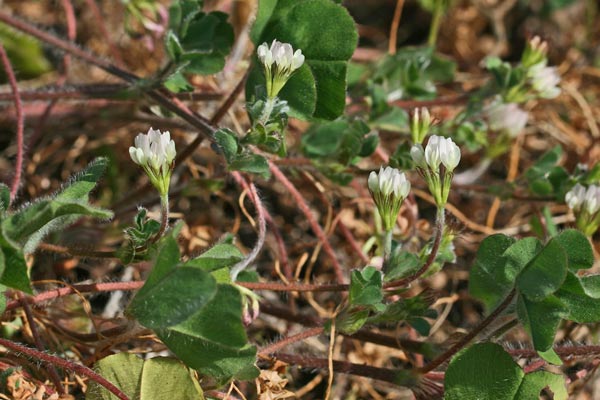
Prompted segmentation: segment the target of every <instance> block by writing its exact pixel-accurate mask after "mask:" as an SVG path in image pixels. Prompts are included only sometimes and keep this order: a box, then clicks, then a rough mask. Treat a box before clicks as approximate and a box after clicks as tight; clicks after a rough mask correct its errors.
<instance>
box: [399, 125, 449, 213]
mask: <svg viewBox="0 0 600 400" xmlns="http://www.w3.org/2000/svg"><path fill="white" fill-rule="evenodd" d="M410 156H411V158H412V159H413V162H414V163H415V166H416V167H417V171H418V172H419V174H420V175H421V176H422V177H423V179H425V182H427V187H428V188H429V191H430V192H431V194H433V197H434V199H435V202H436V204H437V205H438V207H443V206H444V204H446V202H447V201H448V195H449V193H450V186H451V184H452V177H453V176H454V169H455V168H456V167H457V166H458V163H459V162H460V148H459V147H458V146H457V145H456V143H454V142H453V141H452V139H450V138H444V137H442V136H437V135H433V136H431V137H430V138H429V141H428V142H427V146H425V149H423V146H422V145H421V144H415V145H413V146H412V148H411V149H410ZM441 165H443V166H444V168H440V166H441Z"/></svg>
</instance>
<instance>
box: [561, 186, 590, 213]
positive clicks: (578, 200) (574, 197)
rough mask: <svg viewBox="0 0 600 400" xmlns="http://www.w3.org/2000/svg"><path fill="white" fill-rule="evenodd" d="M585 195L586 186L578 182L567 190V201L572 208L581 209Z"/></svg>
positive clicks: (574, 209)
mask: <svg viewBox="0 0 600 400" xmlns="http://www.w3.org/2000/svg"><path fill="white" fill-rule="evenodd" d="M585 195H586V190H585V187H584V186H582V185H580V184H579V183H578V184H576V185H575V186H573V188H572V189H571V190H569V191H568V192H567V194H566V195H565V202H566V203H567V205H568V206H569V208H570V209H571V210H573V211H579V210H580V209H581V206H582V204H583V201H584V199H585Z"/></svg>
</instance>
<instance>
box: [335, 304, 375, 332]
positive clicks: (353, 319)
mask: <svg viewBox="0 0 600 400" xmlns="http://www.w3.org/2000/svg"><path fill="white" fill-rule="evenodd" d="M368 318H369V310H367V309H365V308H358V307H350V309H348V310H345V311H344V312H342V313H341V314H340V315H338V316H337V317H335V329H336V331H338V332H341V333H344V334H346V335H352V334H353V333H355V332H356V331H358V330H359V329H360V328H362V327H363V325H364V324H365V323H366V322H367V319H368Z"/></svg>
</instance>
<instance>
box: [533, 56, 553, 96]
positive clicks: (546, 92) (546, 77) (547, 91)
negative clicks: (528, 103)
mask: <svg viewBox="0 0 600 400" xmlns="http://www.w3.org/2000/svg"><path fill="white" fill-rule="evenodd" d="M527 77H528V78H529V80H530V82H531V86H533V89H534V90H535V91H536V92H538V94H539V96H540V97H542V98H544V99H553V98H555V97H556V96H558V95H559V94H560V88H559V87H558V84H559V83H560V75H559V74H558V70H557V69H556V67H547V66H546V62H545V60H544V61H543V62H540V63H538V64H535V65H533V66H532V67H531V68H529V70H528V71H527Z"/></svg>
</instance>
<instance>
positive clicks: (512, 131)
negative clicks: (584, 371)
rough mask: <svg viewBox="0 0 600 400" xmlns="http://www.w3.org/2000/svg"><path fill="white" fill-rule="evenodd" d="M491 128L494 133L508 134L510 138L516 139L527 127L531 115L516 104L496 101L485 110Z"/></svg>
mask: <svg viewBox="0 0 600 400" xmlns="http://www.w3.org/2000/svg"><path fill="white" fill-rule="evenodd" d="M485 114H486V115H487V117H488V122H489V124H490V128H491V129H492V130H494V131H500V132H507V133H508V135H509V136H510V137H516V136H517V135H518V134H519V133H520V132H521V131H522V130H523V128H525V125H527V120H528V119H529V114H528V113H527V111H524V110H522V109H521V108H520V107H519V106H518V105H517V104H516V103H501V102H498V101H495V102H494V103H492V104H491V105H490V106H488V107H486V108H485Z"/></svg>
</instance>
